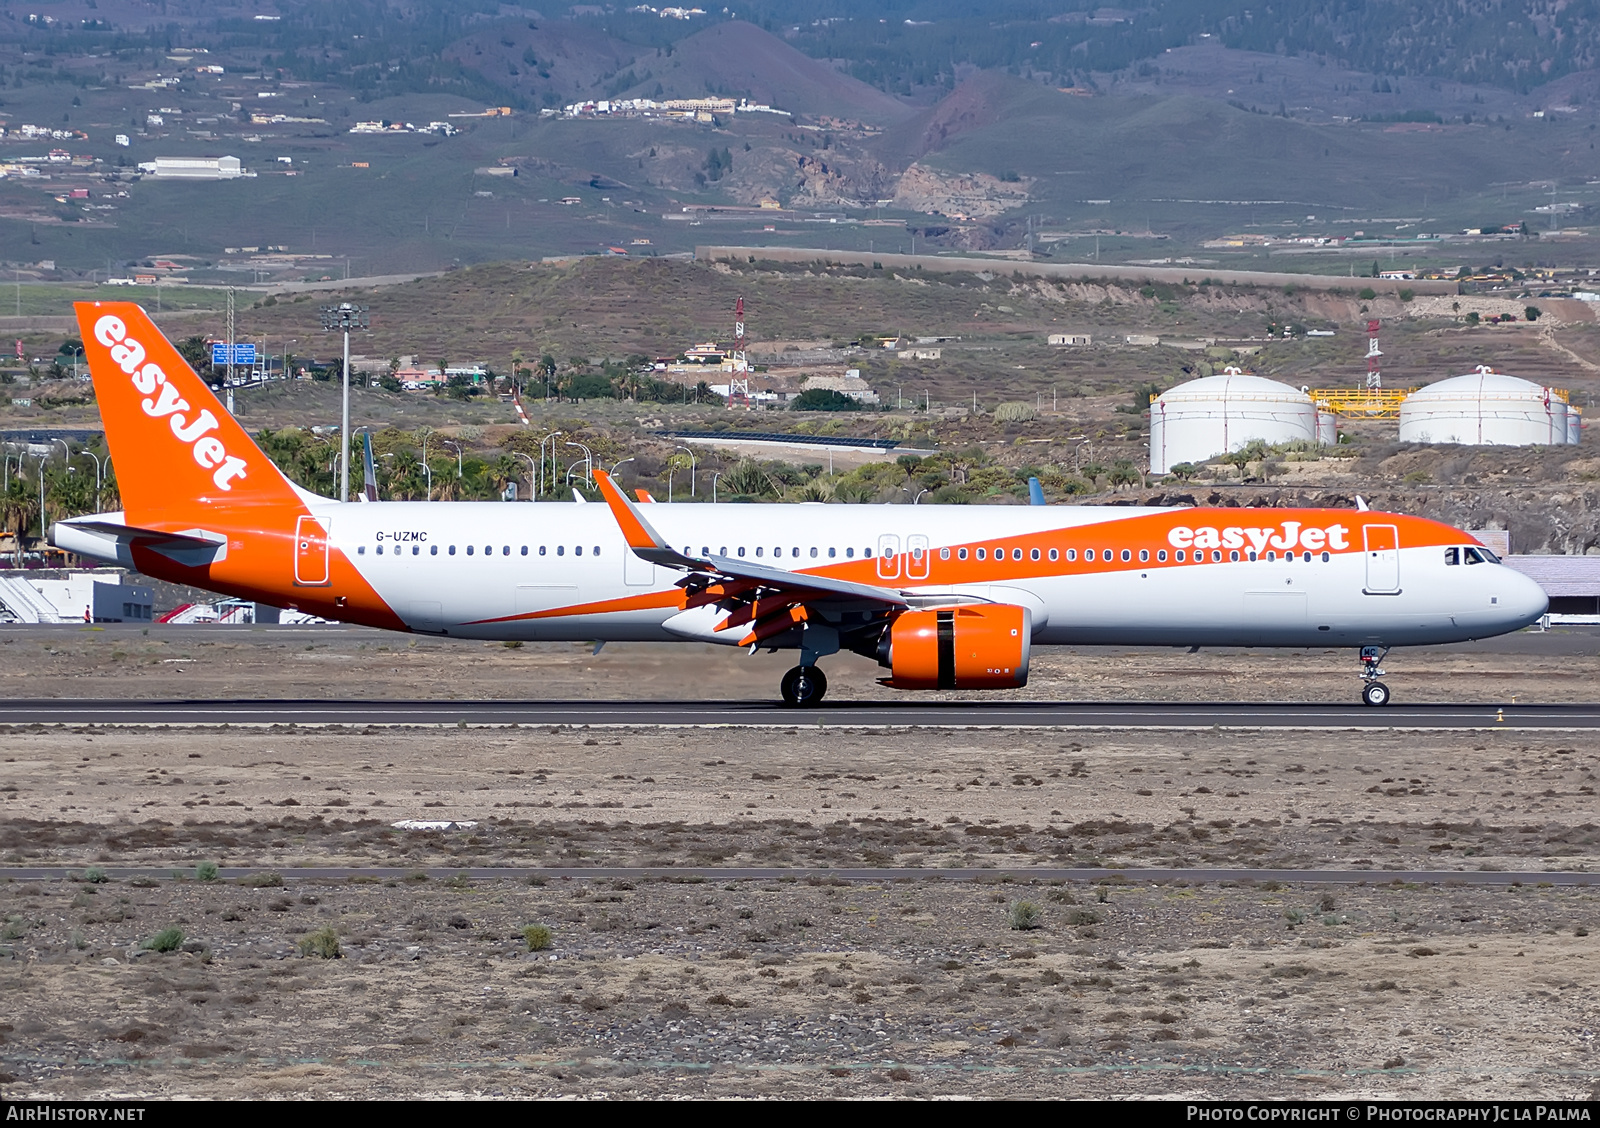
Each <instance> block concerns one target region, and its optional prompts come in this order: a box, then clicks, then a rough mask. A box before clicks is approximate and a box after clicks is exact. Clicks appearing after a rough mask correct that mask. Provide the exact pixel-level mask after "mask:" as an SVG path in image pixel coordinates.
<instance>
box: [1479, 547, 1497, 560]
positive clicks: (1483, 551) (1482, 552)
mask: <svg viewBox="0 0 1600 1128" xmlns="http://www.w3.org/2000/svg"><path fill="white" fill-rule="evenodd" d="M1478 555H1479V556H1481V557H1483V560H1484V563H1486V564H1498V563H1500V558H1499V557H1498V556H1496V555H1495V554H1494V553H1493V552H1490V551H1489V550H1488V549H1487V548H1484V547H1483V546H1482V545H1479V546H1478Z"/></svg>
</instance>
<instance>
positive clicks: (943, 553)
mask: <svg viewBox="0 0 1600 1128" xmlns="http://www.w3.org/2000/svg"><path fill="white" fill-rule="evenodd" d="M813 555H815V553H813ZM939 559H940V560H948V559H950V550H949V549H948V548H941V549H940V550H939Z"/></svg>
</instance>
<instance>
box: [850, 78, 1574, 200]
mask: <svg viewBox="0 0 1600 1128" xmlns="http://www.w3.org/2000/svg"><path fill="white" fill-rule="evenodd" d="M1590 143H1591V142H1590V136H1589V134H1588V132H1587V129H1586V127H1585V126H1583V125H1580V124H1579V123H1578V122H1576V121H1563V122H1556V121H1542V122H1527V121H1523V120H1519V121H1517V122H1515V123H1510V122H1508V123H1504V124H1496V125H1492V126H1491V125H1488V124H1482V123H1475V124H1472V125H1459V124H1458V125H1432V126H1425V125H1410V124H1387V125H1385V124H1367V125H1337V126H1335V125H1314V124H1310V123H1306V122H1301V121H1296V120H1293V119H1290V118H1286V117H1280V116H1276V115H1273V114H1265V113H1252V112H1250V111H1249V110H1248V109H1239V108H1238V107H1235V106H1230V105H1227V104H1225V103H1221V102H1217V101H1213V100H1210V99H1203V98H1195V97H1189V96H1185V95H1176V96H1129V97H1081V96H1073V95H1069V94H1063V93H1060V92H1058V91H1055V90H1051V89H1048V88H1045V87H1042V86H1040V85H1038V84H1036V83H1030V82H1025V81H1023V80H1021V79H1016V78H1007V77H1005V76H1001V75H993V74H984V75H980V76H976V77H974V78H972V79H970V80H969V81H968V82H966V83H964V84H962V85H961V86H960V87H958V88H957V89H956V90H955V91H954V92H952V93H951V94H950V95H949V96H948V97H947V98H945V99H944V100H943V101H941V102H940V103H939V104H937V105H936V106H934V107H932V108H931V109H929V110H927V111H924V112H923V113H921V114H919V115H917V116H916V117H914V118H912V119H910V120H908V121H906V122H903V123H901V124H900V125H898V126H896V127H895V128H894V129H892V130H890V131H888V132H887V133H886V134H885V135H884V137H883V138H882V139H881V141H880V143H879V145H878V151H879V152H880V153H881V154H882V155H883V157H884V159H885V161H886V162H889V163H903V162H905V161H908V160H921V161H922V162H923V163H925V164H929V165H931V166H933V167H937V168H940V169H944V170H948V171H984V172H989V173H992V174H996V175H998V174H1001V173H1004V172H1008V171H1009V172H1015V173H1018V174H1020V175H1022V176H1024V177H1034V178H1037V181H1038V184H1037V186H1036V188H1035V189H1034V190H1033V192H1032V195H1033V197H1034V199H1035V200H1037V201H1039V202H1040V205H1041V206H1042V207H1043V208H1044V209H1045V210H1048V211H1050V212H1052V213H1054V215H1055V216H1056V217H1057V219H1058V220H1059V219H1060V218H1062V217H1070V218H1071V220H1072V222H1073V223H1074V224H1075V225H1085V226H1099V227H1104V228H1107V229H1110V228H1113V227H1114V228H1117V229H1124V230H1126V229H1132V230H1140V231H1142V230H1144V229H1145V228H1146V227H1147V226H1150V225H1152V224H1153V225H1155V226H1157V227H1158V228H1160V227H1162V226H1165V227H1166V228H1167V230H1169V231H1170V230H1172V227H1171V225H1172V224H1173V223H1174V222H1175V221H1176V222H1183V221H1185V220H1187V221H1189V222H1193V221H1194V220H1197V219H1198V220H1201V221H1202V222H1209V223H1213V224H1218V225H1220V224H1238V225H1243V224H1246V223H1251V222H1258V221H1259V220H1260V219H1261V218H1265V217H1271V218H1274V219H1277V218H1285V219H1287V218H1289V216H1293V215H1295V214H1296V213H1298V214H1299V216H1301V217H1303V216H1304V215H1305V214H1306V213H1315V214H1317V215H1318V216H1319V217H1320V218H1321V219H1322V220H1323V222H1328V221H1330V220H1337V219H1339V218H1342V217H1345V216H1348V217H1350V218H1351V219H1359V218H1361V217H1364V216H1368V215H1373V214H1377V215H1402V216H1424V215H1425V216H1427V217H1428V223H1429V224H1430V225H1432V224H1438V225H1440V226H1442V227H1445V228H1446V229H1448V228H1450V227H1456V226H1458V225H1459V226H1464V225H1466V224H1467V223H1468V222H1469V220H1468V219H1467V218H1466V217H1467V216H1469V215H1471V214H1481V213H1482V212H1483V211H1485V210H1497V206H1496V205H1495V204H1491V203H1489V200H1491V199H1495V198H1497V197H1503V196H1504V195H1505V186H1507V185H1510V186H1514V187H1513V191H1515V192H1517V193H1518V197H1519V198H1518V202H1517V203H1516V204H1513V206H1514V207H1527V206H1529V205H1530V204H1531V202H1532V200H1531V194H1530V193H1529V192H1527V191H1526V186H1528V181H1529V180H1530V178H1531V175H1537V176H1540V177H1558V178H1560V179H1561V180H1562V181H1563V182H1564V183H1574V182H1581V181H1587V180H1589V179H1593V178H1594V177H1595V176H1596V175H1600V154H1597V153H1596V151H1595V150H1593V149H1591V148H1590ZM1535 169H1537V170H1538V171H1537V174H1532V170H1535ZM1096 199H1099V200H1102V201H1109V203H1101V204H1098V205H1096V204H1094V203H1093V202H1092V201H1094V200H1096ZM1424 208H1426V209H1427V210H1426V211H1424V210H1423V209H1424ZM1285 213H1287V214H1285ZM1180 217H1181V218H1180ZM1215 229H1216V228H1215V227H1213V229H1212V230H1215Z"/></svg>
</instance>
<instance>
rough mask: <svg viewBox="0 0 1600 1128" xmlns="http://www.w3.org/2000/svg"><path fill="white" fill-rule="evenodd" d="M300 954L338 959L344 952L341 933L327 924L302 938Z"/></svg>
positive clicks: (324, 958) (325, 958) (321, 958)
mask: <svg viewBox="0 0 1600 1128" xmlns="http://www.w3.org/2000/svg"><path fill="white" fill-rule="evenodd" d="M300 954H301V955H302V956H312V957H315V958H316V959H319V960H336V959H339V958H340V957H341V956H343V955H344V952H343V951H342V950H341V949H340V947H339V934H338V933H337V932H335V931H334V930H333V929H332V928H331V927H329V926H326V925H325V926H323V927H322V928H319V929H317V930H316V931H315V932H312V933H310V934H309V935H306V936H303V937H301V938H300Z"/></svg>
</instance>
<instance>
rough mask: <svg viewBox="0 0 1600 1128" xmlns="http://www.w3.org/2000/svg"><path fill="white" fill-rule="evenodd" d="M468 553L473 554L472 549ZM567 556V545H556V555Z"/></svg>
mask: <svg viewBox="0 0 1600 1128" xmlns="http://www.w3.org/2000/svg"><path fill="white" fill-rule="evenodd" d="M467 551H468V552H471V551H472V549H470V548H469V549H467ZM566 554H567V546H566V545H564V544H558V545H556V555H557V556H565V555H566Z"/></svg>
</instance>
